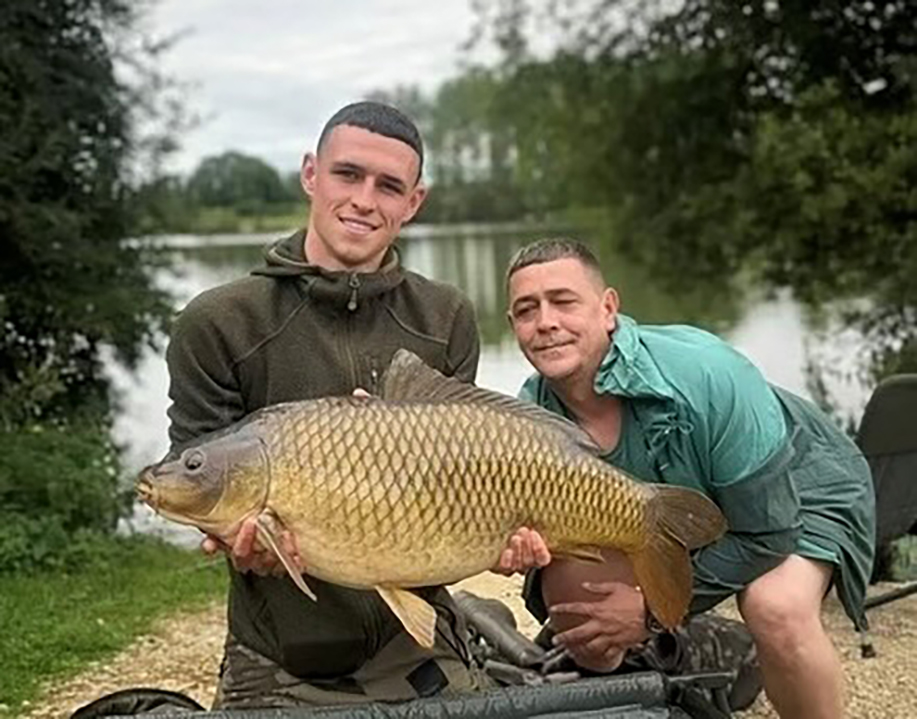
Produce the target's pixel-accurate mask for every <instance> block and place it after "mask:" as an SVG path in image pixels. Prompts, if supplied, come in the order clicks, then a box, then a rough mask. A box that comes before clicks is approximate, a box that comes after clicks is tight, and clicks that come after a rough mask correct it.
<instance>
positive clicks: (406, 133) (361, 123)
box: [318, 100, 423, 178]
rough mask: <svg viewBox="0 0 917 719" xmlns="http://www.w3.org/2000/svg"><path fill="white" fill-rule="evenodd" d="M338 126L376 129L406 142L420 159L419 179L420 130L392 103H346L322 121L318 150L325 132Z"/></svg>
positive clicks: (324, 138)
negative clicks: (323, 125)
mask: <svg viewBox="0 0 917 719" xmlns="http://www.w3.org/2000/svg"><path fill="white" fill-rule="evenodd" d="M338 125H351V126H352V127H359V128H361V129H363V130H369V131H370V132H375V133H376V134H377V135H384V136H385V137H390V138H392V139H393V140H400V141H401V142H403V143H404V144H405V145H408V146H409V147H410V148H411V149H412V150H414V152H416V153H417V157H419V158H420V164H419V169H418V171H417V177H418V178H420V176H421V174H422V173H423V140H421V139H420V131H419V130H418V129H417V125H415V124H414V122H413V121H412V120H411V119H410V118H409V117H408V116H407V115H405V114H404V113H403V112H401V111H400V110H397V109H395V108H394V107H392V106H391V105H386V104H384V103H381V102H374V101H372V100H364V101H362V102H354V103H352V104H350V105H345V106H344V107H342V108H341V109H340V110H338V111H337V112H336V113H334V115H332V116H331V119H330V120H328V122H327V123H325V127H324V129H323V130H322V134H321V135H320V136H319V138H318V150H319V151H321V149H322V146H323V145H324V144H325V141H326V140H327V139H328V135H330V134H331V131H332V130H333V129H334V128H336V127H337V126H338Z"/></svg>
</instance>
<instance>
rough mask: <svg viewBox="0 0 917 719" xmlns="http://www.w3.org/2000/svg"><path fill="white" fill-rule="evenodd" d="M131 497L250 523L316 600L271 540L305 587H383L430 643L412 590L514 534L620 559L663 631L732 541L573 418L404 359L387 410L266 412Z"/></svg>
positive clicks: (220, 525)
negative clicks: (302, 571) (294, 549)
mask: <svg viewBox="0 0 917 719" xmlns="http://www.w3.org/2000/svg"><path fill="white" fill-rule="evenodd" d="M189 453H191V454H194V455H195V457H196V461H195V462H193V463H190V465H189V463H188V461H187V460H188V457H189V456H190V454H189ZM202 458H203V459H202ZM201 462H203V465H204V466H203V468H201V467H200V466H198V465H200V464H201ZM189 466H190V467H193V469H190V468H189ZM195 483H196V484H195ZM195 486H197V487H198V488H199V490H200V497H199V502H198V504H199V506H191V505H193V504H194V501H195V500H194V494H195V493H194V491H190V490H189V487H195ZM179 489H180V491H177V490H179ZM138 491H140V493H141V496H142V497H143V498H144V499H145V500H146V501H148V502H149V503H150V504H151V505H152V506H154V508H156V509H158V510H160V511H162V512H163V513H164V514H166V516H169V517H170V518H173V519H176V520H177V521H184V522H187V523H190V524H196V525H197V526H200V527H201V528H202V529H205V531H208V532H211V533H214V534H218V535H219V534H220V532H221V531H229V528H231V527H234V526H238V523H239V521H240V520H241V518H242V517H246V516H257V518H258V519H257V522H258V527H259V533H260V534H259V536H261V537H262V539H263V540H264V541H265V542H266V543H267V544H269V546H271V547H272V548H273V549H274V551H276V552H277V553H278V556H279V557H280V558H281V560H282V561H283V562H284V564H285V566H286V567H287V569H288V570H289V572H290V576H291V578H292V579H293V581H295V582H296V583H297V585H298V586H299V587H300V589H302V590H303V591H304V592H306V593H309V594H310V596H314V595H311V592H310V590H309V589H308V586H307V584H306V583H305V580H304V579H303V577H301V576H299V573H298V572H297V571H296V568H295V566H294V563H293V562H292V560H291V558H290V557H288V556H286V555H285V551H284V550H283V547H282V542H280V541H279V537H280V532H282V531H283V530H287V531H289V532H291V533H292V534H293V535H294V537H295V538H296V541H297V544H298V547H299V551H300V555H301V556H302V558H303V562H304V565H305V568H306V571H307V572H308V573H309V574H312V575H314V576H317V577H319V578H321V579H324V580H327V581H330V582H334V583H337V584H342V585H346V586H351V587H357V588H372V589H376V590H377V591H378V592H379V593H380V595H381V596H382V597H383V598H384V599H385V600H386V601H387V602H388V603H389V606H390V607H391V608H392V609H393V611H394V612H395V613H396V615H398V617H399V618H400V619H401V620H402V622H403V623H404V624H405V626H406V628H407V629H408V631H410V632H411V633H412V635H413V636H414V637H415V638H416V639H417V640H418V641H419V642H421V643H422V644H425V645H426V643H427V642H432V631H433V629H432V624H431V622H432V623H434V624H435V613H433V614H431V613H432V612H433V610H432V608H431V607H430V606H429V605H427V604H426V603H425V602H424V600H423V599H421V598H420V597H419V596H417V595H414V594H412V593H411V592H409V591H407V590H408V589H410V588H412V587H421V586H429V585H438V584H451V583H454V582H456V581H459V580H461V579H464V578H466V577H468V576H472V575H474V574H477V573H479V572H482V571H484V570H486V569H488V568H489V567H492V566H494V565H495V564H496V562H497V560H498V558H499V556H500V553H501V552H502V550H503V549H504V548H505V547H506V546H507V542H508V540H509V538H510V537H511V535H512V534H513V532H514V531H516V530H517V529H518V528H519V527H521V526H528V527H532V528H534V529H536V530H537V531H539V532H540V533H541V535H542V536H543V537H544V539H545V541H546V543H547V544H548V546H549V548H550V550H551V552H552V554H561V555H562V554H568V555H571V556H579V557H583V558H588V559H590V560H591V561H601V551H602V550H604V549H616V550H620V551H623V552H624V553H625V554H627V556H628V557H629V558H630V559H631V561H632V562H633V564H634V570H635V575H636V576H637V579H638V581H639V582H640V584H641V587H642V588H643V591H644V595H645V596H646V599H647V603H648V605H649V606H650V608H651V609H652V610H653V612H654V614H655V615H656V616H657V618H659V619H660V621H663V623H667V625H674V623H677V622H678V621H679V620H680V619H681V617H682V616H683V615H684V613H685V611H686V609H687V605H688V602H689V600H690V591H691V567H690V561H689V558H688V550H690V549H693V548H696V547H698V546H701V545H702V544H705V543H707V542H709V541H712V540H713V539H715V538H716V537H717V536H719V534H721V533H722V531H723V530H724V527H725V525H724V522H723V518H722V515H721V514H720V513H719V511H718V510H717V509H716V507H715V505H713V504H712V503H711V502H710V500H708V499H707V498H705V497H704V496H703V495H701V494H699V493H698V492H695V491H694V490H689V489H684V488H680V487H661V486H657V485H648V484H643V483H640V482H637V481H635V480H633V479H632V478H630V477H628V476H627V475H625V474H624V473H622V472H620V471H619V470H617V469H615V468H614V467H612V466H610V465H608V464H607V463H605V462H604V461H602V460H601V459H600V458H599V457H598V453H597V448H596V447H595V446H594V444H593V443H592V442H591V440H589V438H588V437H587V436H586V435H584V434H583V433H582V431H581V430H579V429H578V428H577V427H576V426H575V425H573V424H572V423H570V422H568V421H567V420H564V419H563V418H560V417H557V416H555V415H551V414H549V413H548V412H546V411H544V410H542V409H540V408H537V407H535V406H533V405H529V404H526V403H522V402H519V401H517V400H513V399H511V398H508V397H504V396H502V395H499V394H496V393H493V392H489V391H487V390H483V389H480V388H476V387H472V386H469V385H464V384H462V383H460V382H458V381H457V380H453V379H448V378H445V377H443V376H442V375H440V374H439V373H437V372H435V371H434V370H432V369H430V368H429V367H427V366H426V365H424V364H423V362H422V361H421V360H419V359H418V358H417V357H415V356H413V355H411V354H410V353H408V352H404V351H402V352H399V353H398V354H397V355H396V357H395V359H394V360H393V362H392V366H391V367H390V368H389V370H388V371H387V372H386V375H385V377H384V378H383V395H382V398H381V399H379V398H376V399H360V398H352V397H344V398H341V397H337V398H326V399H318V400H309V401H303V402H293V403H288V404H285V405H279V406H276V407H273V408H267V409H265V410H263V411H261V412H258V413H255V414H254V415H252V416H250V417H249V418H247V419H246V420H244V421H243V422H240V423H239V424H238V425H237V426H235V427H234V428H232V429H231V430H228V431H227V430H224V431H223V432H221V433H219V435H214V437H213V438H209V437H203V438H201V439H200V440H198V441H197V442H196V443H195V444H194V445H192V446H191V447H189V448H187V449H185V451H184V453H183V454H182V457H180V458H179V459H178V460H170V462H165V463H162V464H161V465H158V466H155V467H152V468H148V469H147V470H145V471H144V473H142V474H141V478H140V480H139V484H138ZM256 501H257V502H260V504H253V502H256ZM180 503H184V506H179V504H180Z"/></svg>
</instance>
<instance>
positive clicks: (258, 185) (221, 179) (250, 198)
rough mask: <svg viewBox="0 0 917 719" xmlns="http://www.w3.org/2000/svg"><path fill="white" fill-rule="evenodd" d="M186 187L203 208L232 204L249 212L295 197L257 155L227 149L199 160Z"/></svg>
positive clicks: (231, 205) (230, 205) (273, 170)
mask: <svg viewBox="0 0 917 719" xmlns="http://www.w3.org/2000/svg"><path fill="white" fill-rule="evenodd" d="M186 190H187V192H188V194H189V195H190V197H191V198H192V200H193V201H194V202H195V203H196V204H198V205H202V206H204V207H234V208H237V209H240V210H243V211H245V210H247V211H249V212H254V211H257V210H258V209H260V208H263V207H264V206H265V205H269V204H272V203H278V202H288V201H290V200H295V199H296V198H291V197H290V193H289V189H288V186H287V185H285V184H284V183H283V181H282V180H281V179H280V175H279V174H278V172H277V170H275V169H274V168H273V167H271V166H270V165H269V164H267V163H266V162H264V160H261V159H259V158H257V157H252V156H250V155H245V154H242V153H241V152H235V151H229V152H224V153H223V154H221V155H217V156H215V157H207V158H205V159H204V160H202V161H201V163H200V164H199V165H198V167H197V169H196V170H195V171H194V173H193V174H192V175H191V177H190V178H189V179H188V183H187V187H186Z"/></svg>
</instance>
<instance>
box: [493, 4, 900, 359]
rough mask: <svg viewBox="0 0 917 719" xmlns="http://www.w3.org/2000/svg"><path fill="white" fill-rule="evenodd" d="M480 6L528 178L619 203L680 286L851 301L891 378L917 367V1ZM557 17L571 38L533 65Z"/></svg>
mask: <svg viewBox="0 0 917 719" xmlns="http://www.w3.org/2000/svg"><path fill="white" fill-rule="evenodd" d="M479 10H480V15H481V27H482V28H483V31H484V32H486V33H489V34H490V36H492V37H493V38H494V39H495V40H496V42H497V44H498V46H501V47H502V46H505V45H506V44H507V42H509V47H510V48H511V50H508V51H506V52H505V54H504V63H503V73H504V78H505V79H504V83H503V87H502V89H501V95H502V97H503V98H504V101H503V103H502V105H501V107H502V116H503V117H504V118H505V121H506V122H507V123H509V124H510V125H511V126H512V127H513V133H514V134H513V137H514V140H515V149H516V154H517V177H518V178H520V180H521V181H522V182H523V183H525V185H526V186H527V187H531V188H535V187H538V186H542V187H543V188H544V189H543V191H544V192H545V193H546V199H545V201H546V202H547V203H548V204H557V203H569V204H574V203H579V204H586V205H599V206H604V207H606V208H607V209H608V210H609V214H610V216H611V217H612V218H613V220H614V222H615V224H616V228H617V229H616V232H615V234H616V236H617V237H618V238H619V239H618V242H619V244H620V245H621V246H622V247H623V248H624V249H625V250H627V251H628V252H629V253H630V254H631V255H632V256H635V257H637V258H639V259H641V260H642V261H644V262H645V263H646V264H648V265H649V267H650V268H652V271H653V272H654V275H655V276H656V277H657V278H658V279H661V280H667V281H668V282H669V283H670V284H672V285H673V286H679V285H682V286H684V285H685V284H686V283H690V284H698V283H719V284H722V283H728V282H731V281H733V280H734V279H735V278H736V277H738V276H739V275H740V274H752V275H756V276H758V277H760V278H763V279H764V280H766V281H767V282H769V283H771V284H772V285H777V286H788V287H791V288H792V289H793V290H794V292H795V294H796V295H797V296H798V297H800V298H801V299H803V300H805V301H807V302H808V303H809V304H810V305H812V306H823V305H825V304H826V303H829V302H830V303H833V306H835V307H837V306H842V307H847V306H849V307H850V308H851V309H850V311H847V312H845V313H844V318H845V320H847V321H848V322H851V323H853V324H854V325H856V326H857V327H859V328H860V329H861V330H862V331H863V332H864V334H865V336H866V337H867V340H868V348H869V350H868V352H869V361H868V363H867V366H868V371H869V372H870V373H871V374H872V375H874V376H877V375H879V374H881V373H884V372H888V371H892V370H893V369H894V370H897V371H901V370H902V369H907V368H908V367H910V368H911V369H917V367H914V366H912V365H910V364H909V362H910V361H912V358H913V356H914V352H913V349H912V348H913V346H914V342H915V336H917V296H915V295H914V291H913V289H912V288H913V281H912V278H913V277H914V276H915V275H914V270H915V266H914V263H915V261H917V259H915V258H917V237H915V222H914V218H915V217H917V200H915V196H914V193H913V190H912V189H911V188H913V186H914V178H915V162H917V159H915V150H914V148H915V144H914V136H913V133H914V117H915V116H917V94H915V87H917V72H915V69H917V6H915V5H914V3H912V2H907V1H906V0H895V1H892V2H879V3H872V2H863V3H849V2H841V1H840V0H819V1H817V2H803V1H802V0H753V1H749V2H742V3H733V2H727V1H726V0H685V2H682V3H675V4H673V3H668V2H661V1H658V0H653V1H650V0H645V1H643V2H638V3H630V2H623V1H622V0H579V1H577V0H573V2H565V3H556V2H525V1H524V0H503V1H502V2H497V3H490V4H480V6H479ZM539 23H540V25H539ZM546 25H547V26H548V27H550V28H551V29H552V30H553V31H554V36H555V37H557V38H559V40H558V43H559V44H558V47H557V48H556V49H555V51H554V52H553V54H552V55H550V56H549V57H548V58H547V59H540V58H536V57H533V55H532V54H531V53H529V52H528V51H527V49H526V39H527V38H528V37H530V36H531V34H532V31H533V30H532V29H533V28H535V27H540V28H541V31H542V32H543V31H544V28H545V26H546ZM520 38H521V40H520ZM686 268H689V269H690V271H685V270H686ZM852 299H856V300H858V302H855V303H852V304H849V305H848V304H846V303H847V302H848V301H850V300H852ZM838 303H840V304H838ZM902 348H904V350H903V351H902ZM909 348H910V349H909Z"/></svg>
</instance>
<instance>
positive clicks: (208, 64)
mask: <svg viewBox="0 0 917 719" xmlns="http://www.w3.org/2000/svg"><path fill="white" fill-rule="evenodd" d="M149 21H150V26H151V28H152V29H153V30H154V32H155V33H157V34H158V35H160V36H161V35H164V34H171V33H174V32H179V31H185V30H187V31H188V32H187V34H186V35H184V36H183V37H182V38H181V40H180V41H179V42H178V43H177V44H176V46H175V47H174V48H173V49H172V50H171V51H170V52H169V54H168V56H167V57H166V58H165V60H164V63H163V65H164V68H165V69H166V70H167V71H168V72H169V73H170V74H171V75H173V76H175V77H177V78H178V79H180V80H183V81H185V82H190V83H192V88H191V91H190V92H189V93H188V100H189V107H190V109H191V110H192V111H194V112H195V113H196V114H198V115H200V116H201V117H202V119H203V122H202V124H201V125H200V126H199V127H198V128H197V129H196V130H193V131H192V132H190V133H188V134H187V135H186V136H184V137H183V138H182V150H181V152H180V153H179V155H178V156H177V157H176V158H175V160H174V162H173V169H176V170H178V171H182V172H187V171H190V170H192V169H193V168H194V167H195V165H196V164H197V162H198V161H199V160H200V159H201V158H202V157H205V156H207V155H211V154H216V153H220V152H223V151H225V150H228V149H235V150H239V151H242V152H245V153H249V154H253V155H256V156H258V157H261V158H263V159H265V160H267V161H268V162H270V163H271V164H273V165H274V166H275V167H277V168H278V169H279V170H282V171H287V170H293V169H296V168H297V167H298V165H299V161H300V159H301V157H302V153H303V152H304V151H305V150H306V149H310V148H311V147H312V146H313V145H314V143H315V141H316V139H317V137H318V133H319V132H320V131H321V128H322V125H323V124H324V122H325V121H326V120H327V119H328V117H329V116H330V115H331V114H332V113H333V112H334V111H335V110H336V109H338V108H339V107H340V106H342V105H344V104H346V103H348V102H351V101H353V100H356V99H360V97H362V96H363V95H364V94H365V93H366V92H367V91H370V90H374V89H380V88H381V89H390V88H393V87H394V86H396V85H398V84H399V83H401V84H409V83H419V84H420V85H421V86H422V87H424V88H426V89H433V88H435V87H436V86H437V85H438V83H439V82H441V81H442V80H444V79H446V78H448V77H450V76H452V75H454V74H455V73H456V71H457V61H458V60H459V57H460V54H459V45H460V44H461V43H462V42H463V41H465V40H466V39H467V38H468V37H469V35H470V33H471V29H472V25H473V22H474V17H473V14H472V11H471V8H470V3H469V2H468V0H323V1H322V2H318V0H260V1H257V2H256V1H255V0H159V3H158V5H157V6H155V7H154V8H153V10H152V12H151V15H150V18H149Z"/></svg>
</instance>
